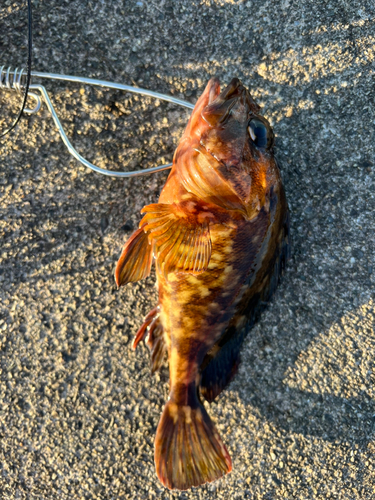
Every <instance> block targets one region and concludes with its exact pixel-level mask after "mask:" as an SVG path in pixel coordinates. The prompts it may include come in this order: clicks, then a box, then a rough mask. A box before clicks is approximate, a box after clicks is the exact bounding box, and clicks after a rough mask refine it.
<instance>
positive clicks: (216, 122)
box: [181, 78, 279, 219]
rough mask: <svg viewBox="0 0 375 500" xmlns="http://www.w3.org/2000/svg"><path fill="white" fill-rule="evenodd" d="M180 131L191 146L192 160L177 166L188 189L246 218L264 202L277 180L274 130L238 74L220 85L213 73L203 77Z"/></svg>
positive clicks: (265, 203) (252, 214) (265, 202)
mask: <svg viewBox="0 0 375 500" xmlns="http://www.w3.org/2000/svg"><path fill="white" fill-rule="evenodd" d="M185 134H186V135H185V139H187V140H189V139H188V138H190V140H191V143H190V144H191V146H192V149H194V150H195V152H196V155H195V156H194V154H193V157H194V162H191V161H190V163H189V166H188V167H186V164H185V165H184V166H183V167H182V168H181V174H182V177H183V179H184V182H185V187H187V188H188V190H190V191H192V192H194V193H195V194H197V195H200V197H201V198H202V197H204V195H206V200H207V201H212V202H214V203H216V204H218V205H219V206H221V207H223V208H227V209H229V210H237V211H239V212H241V213H242V214H243V215H244V216H245V217H246V218H247V219H251V218H252V217H254V216H255V215H256V214H257V213H258V212H259V210H261V208H262V207H263V206H266V205H267V203H268V201H267V199H268V198H269V197H268V196H267V195H268V194H269V193H270V192H271V189H272V187H273V185H274V184H275V183H277V182H278V181H279V172H278V168H277V163H276V160H275V158H274V154H273V149H272V147H273V142H274V135H273V131H272V128H271V126H270V124H269V123H268V121H267V120H266V119H265V118H264V117H263V116H262V115H261V114H260V107H259V106H258V105H257V104H256V102H255V101H254V99H253V98H252V97H251V95H250V93H249V91H248V90H247V89H246V87H244V85H243V84H242V83H241V81H240V80H239V79H238V78H233V80H232V81H231V82H230V83H229V85H228V86H227V87H225V88H224V90H222V91H220V83H219V80H218V79H217V78H213V79H211V80H210V81H209V82H208V85H207V87H206V89H205V91H204V92H203V94H202V96H201V97H200V99H199V100H198V102H197V104H196V107H195V108H194V111H193V114H192V116H191V119H190V121H189V124H188V128H187V130H186V133H185ZM183 148H184V150H185V151H186V145H185V146H183ZM185 163H186V162H185ZM198 185H200V187H197V186H198Z"/></svg>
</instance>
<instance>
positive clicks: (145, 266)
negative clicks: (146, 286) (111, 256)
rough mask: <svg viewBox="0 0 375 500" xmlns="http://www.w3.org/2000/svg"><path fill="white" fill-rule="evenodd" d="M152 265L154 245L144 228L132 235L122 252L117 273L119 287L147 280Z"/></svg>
mask: <svg viewBox="0 0 375 500" xmlns="http://www.w3.org/2000/svg"><path fill="white" fill-rule="evenodd" d="M151 265H152V244H151V243H150V242H149V241H148V236H147V234H146V233H145V232H144V230H143V228H140V229H138V230H137V231H135V232H134V233H133V234H132V236H131V237H130V238H129V239H128V241H127V242H126V243H125V245H124V248H123V250H122V253H121V257H120V259H119V261H118V263H117V266H116V271H115V278H116V283H117V286H122V285H126V284H127V283H130V282H131V281H138V280H141V279H142V278H146V276H148V275H149V274H150V271H151Z"/></svg>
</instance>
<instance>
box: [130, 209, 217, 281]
mask: <svg viewBox="0 0 375 500" xmlns="http://www.w3.org/2000/svg"><path fill="white" fill-rule="evenodd" d="M142 213H144V214H145V215H144V216H143V219H142V220H141V222H140V226H141V227H143V230H144V231H145V232H146V233H147V234H148V237H149V239H150V240H151V241H152V242H154V248H155V255H156V263H157V266H158V269H159V270H162V269H163V268H164V269H163V270H164V275H165V276H167V275H168V274H169V273H172V272H175V273H179V272H182V273H189V274H194V275H197V274H201V273H202V272H204V271H206V269H207V267H208V264H209V261H210V258H211V236H210V231H209V225H208V223H207V222H205V221H203V222H198V220H197V215H196V214H195V213H190V212H188V211H187V209H186V208H185V209H183V208H182V207H181V206H180V205H176V204H165V203H155V204H152V205H147V206H146V207H144V208H143V209H142Z"/></svg>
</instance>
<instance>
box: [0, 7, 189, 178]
mask: <svg viewBox="0 0 375 500" xmlns="http://www.w3.org/2000/svg"><path fill="white" fill-rule="evenodd" d="M27 2H28V24H29V37H28V62H27V79H26V83H25V85H23V72H24V70H23V69H21V70H20V71H19V70H18V68H16V69H14V70H12V69H11V67H8V68H6V66H5V65H3V66H1V65H0V91H1V90H2V89H6V90H15V91H17V92H18V93H22V90H23V89H24V93H25V94H24V98H23V103H22V108H21V110H20V112H19V114H18V116H17V118H16V120H15V121H14V123H13V125H12V126H11V127H10V128H9V129H8V130H6V131H5V132H3V133H2V134H1V135H0V137H3V136H5V135H6V134H8V133H9V132H10V131H11V130H13V129H14V127H15V126H16V125H17V123H18V121H19V120H20V117H21V115H22V113H26V114H29V115H31V114H34V113H37V112H38V111H39V109H40V108H41V105H42V101H43V102H44V103H45V104H46V106H47V109H48V111H49V112H50V113H51V115H52V118H53V121H54V123H55V126H56V129H57V130H58V132H59V134H60V136H61V139H62V140H63V142H64V144H65V146H66V147H67V149H68V151H69V153H70V154H71V155H72V156H74V158H76V160H78V161H79V162H80V163H82V165H84V166H85V167H88V168H90V169H91V170H93V171H94V172H97V173H99V174H103V175H107V176H110V177H135V176H139V175H145V174H151V173H154V172H160V171H161V170H167V169H169V168H171V166H172V163H168V164H166V165H159V166H157V167H152V168H146V169H143V170H136V171H130V172H117V171H114V170H107V169H105V168H100V167H98V166H96V165H94V164H92V163H91V162H89V161H88V160H86V159H85V158H83V156H81V155H80V154H79V153H78V151H77V150H76V149H75V148H74V146H73V145H72V143H71V142H70V140H69V139H68V137H67V135H66V133H65V130H64V128H63V126H62V124H61V122H60V120H59V117H58V115H57V113H56V110H55V108H54V106H53V104H52V101H51V99H50V97H49V94H48V92H47V90H46V88H45V87H44V86H43V85H40V84H32V83H30V82H31V77H36V78H46V79H49V80H59V81H65V82H73V83H83V84H85V85H94V86H98V87H105V88H108V89H117V90H123V91H125V92H131V93H133V94H140V95H143V96H147V97H153V98H154V99H160V100H162V101H167V102H170V103H173V104H177V105H178V106H182V107H184V108H188V109H193V108H194V104H191V103H190V102H187V101H183V100H182V99H177V98H175V97H172V96H170V95H166V94H160V93H159V92H154V91H153V90H148V89H142V88H140V87H133V86H131V85H125V84H121V83H114V82H108V81H105V80H97V79H94V78H86V77H82V76H71V75H59V74H55V73H41V72H38V71H31V52H32V22H31V21H32V19H31V0H27ZM30 90H33V91H36V92H30ZM28 97H31V98H33V99H34V100H35V106H34V108H31V109H27V108H26V107H25V105H26V101H27V98H28Z"/></svg>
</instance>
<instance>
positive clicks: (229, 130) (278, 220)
mask: <svg viewBox="0 0 375 500" xmlns="http://www.w3.org/2000/svg"><path fill="white" fill-rule="evenodd" d="M272 142H273V134H272V130H271V128H270V126H269V124H268V122H267V121H266V120H265V119H264V118H263V117H261V116H260V115H259V107H258V106H257V105H256V103H255V102H254V101H253V99H252V98H251V96H250V94H249V93H248V91H247V90H246V89H245V87H243V85H242V84H241V82H240V81H239V80H237V79H233V80H232V82H231V83H230V84H229V85H228V87H227V88H226V89H224V90H223V91H222V92H221V93H220V86H219V82H218V80H216V79H212V80H210V82H209V83H208V85H207V88H206V90H205V92H204V93H203V95H202V96H201V97H200V99H199V100H198V102H197V104H196V106H195V108H194V111H193V114H192V116H191V118H190V120H189V123H188V125H187V128H186V131H185V133H184V136H183V137H182V139H181V141H180V144H179V146H178V148H177V150H176V153H175V156H174V160H173V168H172V171H171V173H170V175H169V177H168V180H167V183H166V185H165V187H164V189H163V191H162V193H161V195H160V198H159V202H158V203H157V204H153V205H148V206H146V207H144V208H143V210H142V213H143V214H144V216H143V219H142V220H141V222H140V227H139V229H138V230H137V231H136V232H135V233H134V234H133V236H132V237H131V238H130V239H129V240H128V242H127V243H126V244H125V247H124V250H123V253H122V255H121V257H120V260H119V263H118V266H117V269H116V280H117V283H118V284H119V285H122V284H126V283H128V282H130V281H136V280H138V279H141V278H143V277H145V276H147V275H148V274H149V272H150V269H151V265H152V259H153V257H154V258H155V262H156V273H157V280H158V289H159V302H158V305H157V307H156V308H155V309H154V310H152V311H151V312H150V314H149V315H148V316H147V317H146V319H145V323H144V324H143V326H142V327H141V328H140V330H139V331H138V333H137V336H136V339H135V341H134V347H136V345H137V344H138V343H139V341H140V340H142V338H144V337H145V335H146V334H147V343H148V345H149V347H150V349H151V353H152V354H151V359H152V369H153V370H156V369H158V368H159V367H160V366H161V364H162V362H163V355H164V352H165V351H167V352H168V360H169V372H170V397H169V401H168V402H167V404H166V406H165V408H164V411H163V414H162V417H161V419H160V422H159V426H158V430H157V434H156V439H155V466H156V472H157V474H158V477H159V479H160V480H161V482H162V483H163V484H164V485H165V486H167V487H169V488H172V489H174V488H176V489H187V488H190V487H191V486H198V485H200V484H203V483H205V482H208V481H213V480H215V479H218V478H219V477H221V476H222V475H223V474H226V473H228V472H230V470H231V468H232V465H231V459H230V456H229V454H228V451H227V449H226V447H225V445H224V444H223V442H222V440H221V438H220V436H219V434H218V432H217V430H216V429H215V426H214V425H213V423H212V421H211V420H210V418H209V416H208V414H207V412H206V410H205V409H204V407H203V405H202V404H201V402H200V400H199V390H200V391H201V394H202V395H203V396H204V397H205V398H206V399H207V400H208V401H212V400H213V399H214V398H215V397H216V396H217V395H218V394H219V393H220V392H221V391H222V390H223V389H224V388H225V386H226V385H227V384H228V383H229V381H230V380H231V378H232V377H233V375H234V373H235V371H236V369H237V366H238V362H239V348H240V345H241V343H242V341H243V338H244V334H245V332H246V330H247V329H248V327H249V326H250V325H251V324H252V323H253V322H254V321H255V320H256V318H257V316H258V315H259V313H260V311H261V309H262V307H263V306H264V303H265V302H266V301H268V300H269V299H270V297H271V295H272V293H273V291H274V289H275V288H276V285H277V282H278V280H279V276H280V272H281V270H282V269H283V268H284V267H285V262H286V260H287V258H288V256H289V236H288V230H289V226H288V208H287V203H286V199H285V195H284V190H283V186H282V184H281V179H280V173H279V170H278V167H277V163H276V161H275V159H274V157H273V153H272Z"/></svg>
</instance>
